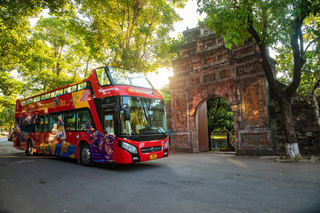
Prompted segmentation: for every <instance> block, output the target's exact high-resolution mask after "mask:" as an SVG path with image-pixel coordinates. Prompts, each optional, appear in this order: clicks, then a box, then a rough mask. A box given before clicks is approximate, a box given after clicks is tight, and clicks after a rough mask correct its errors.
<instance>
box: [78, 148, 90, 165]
mask: <svg viewBox="0 0 320 213" xmlns="http://www.w3.org/2000/svg"><path fill="white" fill-rule="evenodd" d="M80 160H81V164H82V165H84V166H92V153H91V149H90V146H89V145H88V144H84V145H83V146H82V147H81V151H80Z"/></svg>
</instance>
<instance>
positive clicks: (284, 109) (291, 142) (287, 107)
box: [278, 98, 301, 158]
mask: <svg viewBox="0 0 320 213" xmlns="http://www.w3.org/2000/svg"><path fill="white" fill-rule="evenodd" d="M278 103H279V105H280V109H281V113H282V120H283V124H284V130H285V139H286V154H287V157H290V158H301V155H300V152H299V146H298V139H297V136H296V131H295V125H294V121H293V117H292V110H291V98H282V99H281V100H278Z"/></svg>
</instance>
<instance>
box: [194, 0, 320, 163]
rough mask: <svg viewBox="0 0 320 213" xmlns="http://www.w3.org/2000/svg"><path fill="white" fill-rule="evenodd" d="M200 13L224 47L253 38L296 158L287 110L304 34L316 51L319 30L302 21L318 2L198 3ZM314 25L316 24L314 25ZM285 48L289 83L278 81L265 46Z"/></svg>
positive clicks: (296, 80)
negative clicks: (289, 55) (290, 64)
mask: <svg viewBox="0 0 320 213" xmlns="http://www.w3.org/2000/svg"><path fill="white" fill-rule="evenodd" d="M198 5H199V7H200V9H199V11H200V12H201V13H206V14H207V17H206V19H205V21H204V22H205V24H206V25H207V26H208V27H209V28H210V29H212V30H213V31H214V32H215V33H216V34H218V35H223V36H224V41H225V44H226V46H227V47H228V48H230V49H231V48H232V45H242V44H244V42H245V41H246V40H248V39H252V38H253V39H254V41H255V42H256V44H257V45H258V47H259V49H260V55H261V64H262V67H263V70H264V72H265V75H266V78H267V81H268V84H269V87H270V89H271V91H272V93H273V95H274V97H275V98H276V100H277V102H278V104H279V106H280V109H281V113H282V121H283V124H284V127H285V140H286V143H287V144H286V147H287V155H288V156H290V157H300V156H301V155H300V152H299V149H298V145H297V143H298V139H297V136H296V133H295V126H294V121H293V118H292V111H291V99H292V96H293V94H294V93H295V92H296V90H297V88H298V87H299V84H300V79H301V70H302V67H303V65H304V64H305V62H306V60H305V55H306V53H307V51H308V48H309V47H310V45H308V46H307V47H305V33H306V30H308V32H312V33H313V34H314V37H315V39H314V40H313V42H312V43H313V44H315V45H316V49H319V45H318V44H319V31H318V30H317V29H315V28H314V26H312V25H307V24H306V19H307V18H309V17H310V18H311V17H315V16H317V15H318V14H319V11H320V3H319V1H318V0H281V1H278V0H277V1H276V0H271V1H265V0H262V1H261V0H259V1H258V0H243V1H234V0H222V1H214V0H202V1H201V0H198ZM317 25H318V23H317ZM280 42H281V44H283V45H286V46H289V47H290V48H291V51H292V56H293V69H292V70H291V72H292V76H293V78H292V81H291V82H290V83H289V84H283V83H281V82H280V81H278V80H277V79H276V77H275V75H274V73H273V71H272V66H271V63H270V61H269V55H268V51H267V50H268V49H267V48H268V46H272V45H276V44H278V43H280Z"/></svg>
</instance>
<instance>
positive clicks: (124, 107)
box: [121, 104, 130, 121]
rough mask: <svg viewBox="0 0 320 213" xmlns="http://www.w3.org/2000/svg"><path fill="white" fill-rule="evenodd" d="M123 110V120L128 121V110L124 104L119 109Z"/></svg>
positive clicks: (127, 106)
mask: <svg viewBox="0 0 320 213" xmlns="http://www.w3.org/2000/svg"><path fill="white" fill-rule="evenodd" d="M121 108H122V109H123V112H124V120H125V121H130V108H129V105H128V104H124V105H122V107H121Z"/></svg>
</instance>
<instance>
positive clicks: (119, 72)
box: [109, 67, 153, 89]
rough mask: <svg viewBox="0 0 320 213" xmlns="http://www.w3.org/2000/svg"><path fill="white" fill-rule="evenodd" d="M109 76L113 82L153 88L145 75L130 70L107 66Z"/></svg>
mask: <svg viewBox="0 0 320 213" xmlns="http://www.w3.org/2000/svg"><path fill="white" fill-rule="evenodd" d="M109 71H110V74H111V78H112V80H113V81H114V83H115V84H121V85H122V84H124V85H131V86H137V87H144V88H148V89H153V87H152V85H151V84H150V82H149V81H148V80H147V78H146V77H145V75H143V74H141V73H137V72H134V71H132V70H127V69H121V68H114V67H109Z"/></svg>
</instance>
